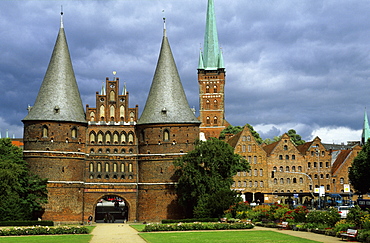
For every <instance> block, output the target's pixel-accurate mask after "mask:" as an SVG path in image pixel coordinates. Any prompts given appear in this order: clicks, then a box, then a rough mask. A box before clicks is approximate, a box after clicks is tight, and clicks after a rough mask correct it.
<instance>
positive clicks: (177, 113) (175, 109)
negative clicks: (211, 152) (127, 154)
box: [136, 25, 200, 221]
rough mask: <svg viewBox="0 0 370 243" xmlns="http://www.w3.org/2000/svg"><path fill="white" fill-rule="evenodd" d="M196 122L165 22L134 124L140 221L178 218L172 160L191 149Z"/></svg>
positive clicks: (195, 137) (178, 211)
mask: <svg viewBox="0 0 370 243" xmlns="http://www.w3.org/2000/svg"><path fill="white" fill-rule="evenodd" d="M199 125H200V122H199V120H198V119H197V118H196V117H195V115H194V113H193V111H192V110H191V109H190V107H189V103H188V101H187V99H186V96H185V92H184V89H183V86H182V84H181V80H180V77H179V74H178V71H177V67H176V63H175V60H174V58H173V55H172V52H171V48H170V45H169V42H168V39H167V35H166V28H165V25H164V31H163V38H162V46H161V50H160V54H159V58H158V63H157V67H156V70H155V74H154V77H153V81H152V85H151V88H150V91H149V95H148V98H147V101H146V104H145V107H144V110H143V112H142V114H141V117H140V119H139V121H138V123H137V127H136V128H137V135H138V137H139V146H138V147H139V154H138V164H139V169H138V171H139V183H138V185H139V191H138V195H139V197H138V201H139V205H138V212H139V213H138V220H139V221H146V220H150V219H151V220H153V219H155V220H158V221H159V220H161V219H168V218H179V217H181V215H182V214H181V210H180V209H179V206H178V203H177V196H176V193H175V183H176V181H177V178H175V177H174V172H175V167H174V165H173V161H174V160H175V159H176V158H179V157H180V156H182V155H184V153H186V152H188V151H191V150H192V149H194V142H195V140H196V139H197V138H198V137H199Z"/></svg>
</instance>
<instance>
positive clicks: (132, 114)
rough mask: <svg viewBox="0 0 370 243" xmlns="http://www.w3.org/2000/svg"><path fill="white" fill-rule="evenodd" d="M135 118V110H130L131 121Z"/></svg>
mask: <svg viewBox="0 0 370 243" xmlns="http://www.w3.org/2000/svg"><path fill="white" fill-rule="evenodd" d="M134 120H135V113H134V112H132V111H131V112H130V122H134Z"/></svg>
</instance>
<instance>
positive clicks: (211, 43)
mask: <svg viewBox="0 0 370 243" xmlns="http://www.w3.org/2000/svg"><path fill="white" fill-rule="evenodd" d="M222 59H223V57H222V54H221V52H220V49H219V46H218V35H217V28H216V16H215V10H214V3H213V0H208V7H207V19H206V32H205V35H204V50H203V60H202V61H203V66H204V69H206V70H217V69H218V68H224V67H223V60H222ZM201 66H202V65H200V63H199V65H198V67H199V68H200V67H201Z"/></svg>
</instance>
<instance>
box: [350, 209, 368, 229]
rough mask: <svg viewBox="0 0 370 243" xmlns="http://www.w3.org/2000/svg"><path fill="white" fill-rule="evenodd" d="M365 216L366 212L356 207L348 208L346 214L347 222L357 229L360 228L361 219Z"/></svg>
mask: <svg viewBox="0 0 370 243" xmlns="http://www.w3.org/2000/svg"><path fill="white" fill-rule="evenodd" d="M365 214H367V212H364V211H362V210H361V208H360V207H359V206H358V205H356V206H355V207H353V208H350V210H349V212H348V214H347V222H350V223H352V224H354V225H356V227H357V228H361V218H362V217H363V216H364V215H365Z"/></svg>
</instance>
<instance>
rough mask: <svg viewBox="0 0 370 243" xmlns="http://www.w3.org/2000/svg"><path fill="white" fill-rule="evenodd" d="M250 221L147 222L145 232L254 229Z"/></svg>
mask: <svg viewBox="0 0 370 243" xmlns="http://www.w3.org/2000/svg"><path fill="white" fill-rule="evenodd" d="M253 227H254V226H253V225H252V224H249V223H234V224H225V223H200V222H199V223H178V224H147V225H146V226H145V228H144V229H143V232H153V231H187V230H229V229H252V228H253Z"/></svg>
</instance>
